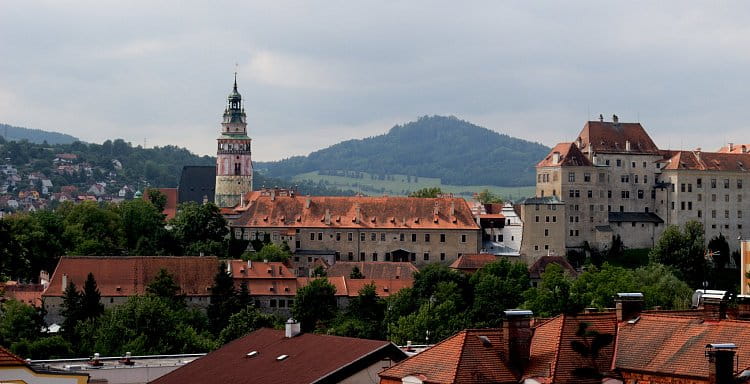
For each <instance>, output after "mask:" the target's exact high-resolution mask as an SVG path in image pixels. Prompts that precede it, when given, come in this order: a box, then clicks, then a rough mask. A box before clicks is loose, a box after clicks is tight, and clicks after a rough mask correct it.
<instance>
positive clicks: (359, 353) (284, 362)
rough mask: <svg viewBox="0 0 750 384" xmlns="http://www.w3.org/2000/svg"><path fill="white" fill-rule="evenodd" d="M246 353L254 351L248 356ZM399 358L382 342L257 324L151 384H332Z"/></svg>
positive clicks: (397, 353)
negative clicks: (295, 332)
mask: <svg viewBox="0 0 750 384" xmlns="http://www.w3.org/2000/svg"><path fill="white" fill-rule="evenodd" d="M252 351H256V352H257V353H256V354H255V355H254V356H251V357H248V356H247V354H248V353H250V352H252ZM283 355H286V356H287V357H286V358H283V359H281V360H279V359H278V357H279V356H283ZM404 357H406V355H405V354H404V353H403V352H402V351H401V350H399V349H398V347H396V346H395V345H393V344H392V343H390V342H388V341H378V340H366V339H355V338H350V337H340V336H329V335H316V334H311V333H304V334H301V335H298V336H295V337H292V338H286V337H284V331H282V330H273V329H267V328H263V329H259V330H257V331H255V332H252V333H250V334H248V335H247V336H244V337H242V338H239V339H237V340H235V341H233V342H231V343H229V344H226V345H225V346H223V347H221V348H219V349H218V350H216V351H213V352H211V353H209V354H207V355H206V356H204V357H201V358H199V359H197V360H194V361H193V362H191V363H189V364H187V365H185V366H183V367H180V368H178V369H176V370H174V371H172V372H170V373H168V374H166V375H164V376H162V377H160V378H158V379H156V380H155V381H152V383H153V384H173V383H174V384H177V383H180V384H182V383H196V384H200V383H206V384H214V383H237V384H242V383H284V384H297V383H299V384H309V383H337V382H340V381H342V380H343V379H345V378H347V377H349V376H351V375H352V374H354V373H356V372H359V371H361V370H363V369H365V368H367V367H369V366H370V365H372V364H375V363H378V362H379V361H382V360H384V359H392V360H395V361H400V360H401V359H403V358H404Z"/></svg>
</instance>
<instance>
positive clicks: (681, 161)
mask: <svg viewBox="0 0 750 384" xmlns="http://www.w3.org/2000/svg"><path fill="white" fill-rule="evenodd" d="M666 163H667V165H665V166H664V167H663V168H662V169H665V170H700V171H728V172H750V153H745V154H735V153H719V152H699V151H676V152H674V154H673V155H672V157H670V158H669V159H668V160H667V161H666Z"/></svg>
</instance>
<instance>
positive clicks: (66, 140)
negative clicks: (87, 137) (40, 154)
mask: <svg viewBox="0 0 750 384" xmlns="http://www.w3.org/2000/svg"><path fill="white" fill-rule="evenodd" d="M0 136H2V137H3V138H4V139H5V140H6V141H10V140H15V141H21V140H28V141H30V142H32V143H37V144H42V143H44V142H45V141H46V142H47V144H71V143H73V142H75V141H78V139H77V138H76V137H73V136H71V135H68V134H65V133H59V132H48V131H42V130H41V129H30V128H23V127H14V126H12V125H8V124H2V123H0Z"/></svg>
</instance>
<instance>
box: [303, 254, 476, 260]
mask: <svg viewBox="0 0 750 384" xmlns="http://www.w3.org/2000/svg"><path fill="white" fill-rule="evenodd" d="M462 255H463V254H462V253H460V252H459V253H457V254H456V258H459V257H461V256H462ZM379 257H380V255H379V254H378V253H377V252H373V253H372V254H371V258H370V259H369V260H367V254H366V253H365V252H360V253H359V259H358V260H356V261H379ZM407 258H408V260H407V259H401V260H396V259H395V258H393V261H417V254H416V253H415V252H411V253H408V255H407ZM346 259H347V260H348V261H355V260H354V252H348V253H347V255H346ZM341 260H342V255H341V252H336V261H341ZM383 260H385V261H391V252H386V253H385V255H384V257H383ZM422 260H424V261H437V260H433V259H432V257H431V256H430V253H429V252H425V253H423V254H422ZM295 261H296V260H295ZM440 261H445V252H440Z"/></svg>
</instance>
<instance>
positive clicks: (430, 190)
mask: <svg viewBox="0 0 750 384" xmlns="http://www.w3.org/2000/svg"><path fill="white" fill-rule="evenodd" d="M442 194H443V190H442V189H440V187H427V188H422V189H418V190H416V191H414V192H412V193H410V194H409V197H423V198H435V197H438V196H440V195H442Z"/></svg>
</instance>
